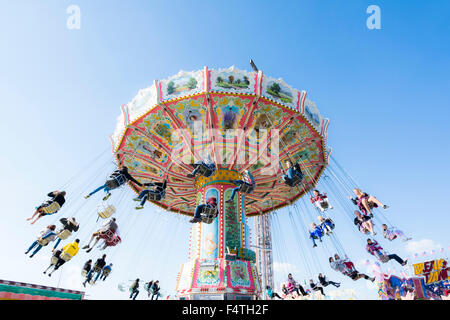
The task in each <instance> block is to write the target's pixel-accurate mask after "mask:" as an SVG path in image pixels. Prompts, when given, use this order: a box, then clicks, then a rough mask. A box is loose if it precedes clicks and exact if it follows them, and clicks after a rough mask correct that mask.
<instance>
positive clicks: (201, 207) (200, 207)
mask: <svg viewBox="0 0 450 320" xmlns="http://www.w3.org/2000/svg"><path fill="white" fill-rule="evenodd" d="M205 208H206V204H200V205H198V206H197V208H195V213H194V218H198V219H200V217H201V213H202V211H203V210H204V209H205Z"/></svg>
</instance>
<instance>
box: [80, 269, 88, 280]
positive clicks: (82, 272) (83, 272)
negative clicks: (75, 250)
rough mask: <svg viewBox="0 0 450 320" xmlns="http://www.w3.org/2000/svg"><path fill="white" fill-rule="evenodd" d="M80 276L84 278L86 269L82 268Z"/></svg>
mask: <svg viewBox="0 0 450 320" xmlns="http://www.w3.org/2000/svg"><path fill="white" fill-rule="evenodd" d="M81 276H82V277H83V278H86V276H87V271H86V270H82V271H81Z"/></svg>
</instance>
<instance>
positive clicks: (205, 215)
mask: <svg viewBox="0 0 450 320" xmlns="http://www.w3.org/2000/svg"><path fill="white" fill-rule="evenodd" d="M218 214H219V210H218V209H217V207H209V206H207V207H205V209H204V210H203V211H202V213H201V218H202V222H204V223H207V224H210V223H212V222H213V221H214V219H215V218H216V217H217V215H218Z"/></svg>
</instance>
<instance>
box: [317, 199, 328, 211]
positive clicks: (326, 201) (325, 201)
mask: <svg viewBox="0 0 450 320" xmlns="http://www.w3.org/2000/svg"><path fill="white" fill-rule="evenodd" d="M319 204H320V206H321V207H322V209H324V210H326V209H328V208H329V207H330V205H329V203H328V200H322V201H319Z"/></svg>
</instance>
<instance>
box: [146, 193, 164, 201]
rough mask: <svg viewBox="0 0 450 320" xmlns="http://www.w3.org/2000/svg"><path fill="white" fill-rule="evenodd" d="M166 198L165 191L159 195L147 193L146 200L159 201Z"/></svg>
mask: <svg viewBox="0 0 450 320" xmlns="http://www.w3.org/2000/svg"><path fill="white" fill-rule="evenodd" d="M165 196H166V191H161V192H159V193H154V192H149V193H148V200H152V201H161V200H162V199H164V197H165Z"/></svg>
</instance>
